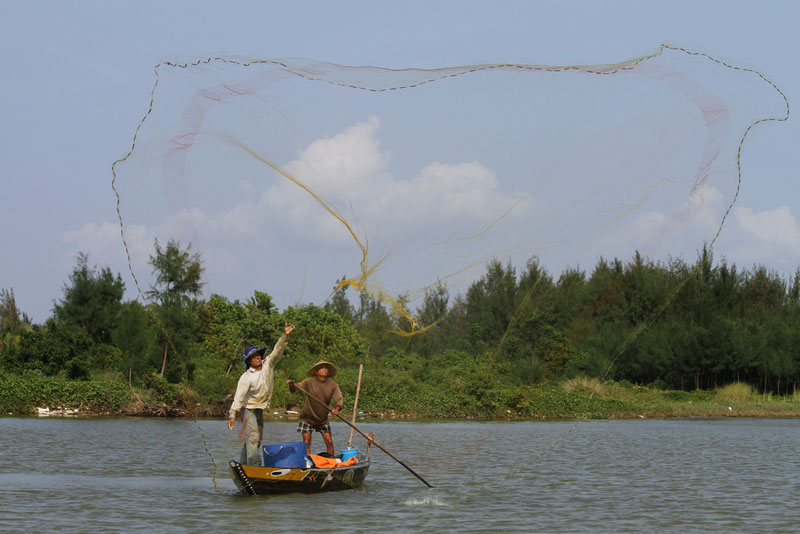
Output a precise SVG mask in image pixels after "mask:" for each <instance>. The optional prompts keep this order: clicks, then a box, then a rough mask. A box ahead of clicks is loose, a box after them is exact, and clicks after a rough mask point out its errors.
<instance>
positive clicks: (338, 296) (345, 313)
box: [325, 276, 355, 323]
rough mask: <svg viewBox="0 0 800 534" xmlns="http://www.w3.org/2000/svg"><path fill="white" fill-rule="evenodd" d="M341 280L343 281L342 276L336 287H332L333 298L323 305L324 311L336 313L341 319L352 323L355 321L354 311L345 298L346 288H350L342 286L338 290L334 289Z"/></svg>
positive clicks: (337, 284)
mask: <svg viewBox="0 0 800 534" xmlns="http://www.w3.org/2000/svg"><path fill="white" fill-rule="evenodd" d="M343 280H345V277H344V276H343V277H342V279H341V280H339V281H338V282H337V283H336V286H334V291H333V296H332V297H331V299H330V300H329V301H328V302H326V303H325V309H326V310H328V311H332V312H333V313H338V314H339V315H340V316H341V317H342V319H344V320H345V321H349V322H351V323H352V322H353V320H354V319H355V309H354V308H353V305H352V304H350V300H349V299H348V298H347V293H346V291H347V288H348V287H350V286H349V285H344V286H342V287H340V288H339V289H336V287H338V286H339V283H340V282H342V281H343Z"/></svg>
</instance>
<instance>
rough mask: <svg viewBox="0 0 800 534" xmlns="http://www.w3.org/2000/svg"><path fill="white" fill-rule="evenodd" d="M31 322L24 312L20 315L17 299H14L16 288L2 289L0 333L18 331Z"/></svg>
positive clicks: (0, 290) (0, 291)
mask: <svg viewBox="0 0 800 534" xmlns="http://www.w3.org/2000/svg"><path fill="white" fill-rule="evenodd" d="M30 322H31V321H30V319H29V318H28V316H27V315H25V314H24V313H23V314H22V315H21V316H20V311H19V308H17V301H16V300H15V299H14V289H13V288H11V289H0V335H2V334H5V333H7V332H9V333H14V332H17V331H19V329H20V328H22V327H23V326H24V325H26V324H30ZM0 348H1V347H0Z"/></svg>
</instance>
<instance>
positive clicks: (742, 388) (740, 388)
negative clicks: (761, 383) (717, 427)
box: [717, 382, 756, 402]
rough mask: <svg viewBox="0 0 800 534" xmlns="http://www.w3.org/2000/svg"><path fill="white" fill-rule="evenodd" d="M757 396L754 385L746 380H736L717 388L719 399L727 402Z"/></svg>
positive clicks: (745, 399)
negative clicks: (745, 381) (746, 382)
mask: <svg viewBox="0 0 800 534" xmlns="http://www.w3.org/2000/svg"><path fill="white" fill-rule="evenodd" d="M755 396H756V392H755V390H754V389H753V386H751V385H750V384H745V383H744V382H734V383H733V384H728V385H727V386H724V387H722V388H720V389H718V390H717V399H718V400H721V401H727V402H743V401H748V400H750V399H752V398H754V397H755Z"/></svg>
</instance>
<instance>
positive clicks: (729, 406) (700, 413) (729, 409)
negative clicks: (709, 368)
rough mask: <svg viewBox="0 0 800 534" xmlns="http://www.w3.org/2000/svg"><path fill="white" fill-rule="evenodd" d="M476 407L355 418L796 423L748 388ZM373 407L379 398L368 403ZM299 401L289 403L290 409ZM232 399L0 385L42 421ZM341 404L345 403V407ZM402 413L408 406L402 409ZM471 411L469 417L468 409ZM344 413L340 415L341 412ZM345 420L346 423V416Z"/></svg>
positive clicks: (207, 411) (558, 395) (5, 399)
mask: <svg viewBox="0 0 800 534" xmlns="http://www.w3.org/2000/svg"><path fill="white" fill-rule="evenodd" d="M487 393H492V395H493V396H492V398H491V399H489V400H487V399H482V402H481V406H482V409H480V410H475V409H474V406H475V403H474V402H473V399H469V401H470V402H465V401H464V400H463V399H459V398H453V397H447V396H444V394H440V395H437V393H436V391H435V390H431V389H421V390H420V391H419V392H417V393H416V396H415V398H414V402H413V407H414V409H405V410H397V409H396V407H395V406H393V405H392V403H391V402H385V403H380V402H376V399H375V398H372V399H369V402H365V397H364V396H362V398H361V400H360V404H359V406H363V407H364V408H363V409H360V410H359V412H360V413H359V417H360V418H370V419H405V420H412V419H413V420H448V419H450V420H464V419H472V420H571V419H636V418H639V419H666V418H690V417H713V418H719V417H766V418H795V417H797V418H800V394H798V393H797V392H795V393H794V394H792V395H787V396H777V395H769V394H768V395H763V394H760V393H758V392H757V391H755V390H754V389H753V388H752V387H751V386H749V385H747V384H742V383H736V384H731V385H728V386H725V387H722V388H719V389H715V390H696V391H690V392H687V391H675V390H661V389H657V388H651V387H645V386H637V385H634V384H630V383H617V382H599V381H598V380H594V379H573V380H570V381H566V382H560V383H552V384H544V385H530V386H518V387H511V386H509V387H507V388H503V389H502V390H500V391H497V390H491V391H489V392H477V395H486V394H487ZM375 397H377V398H378V399H380V398H384V399H387V400H389V398H387V397H386V396H383V395H380V392H378V394H376V395H375ZM297 400H299V399H295V402H296V401H297ZM231 402H232V397H231V396H230V395H227V396H226V397H224V398H222V399H217V400H213V401H209V400H208V399H205V398H203V397H202V396H201V395H200V394H199V393H198V392H196V391H194V390H193V389H191V388H189V387H188V386H182V385H169V387H166V386H164V385H163V384H160V385H156V386H152V387H150V388H145V389H142V388H130V387H129V386H128V384H125V383H120V382H114V381H75V380H66V379H63V378H57V377H44V376H41V375H25V376H8V375H6V376H5V377H2V378H0V414H2V415H37V414H38V415H43V416H44V415H46V416H117V417H119V416H137V417H192V416H193V417H199V418H224V417H226V416H227V411H228V408H229V407H230V404H231ZM347 402H348V399H345V403H346V404H347ZM406 406H408V404H406ZM471 407H472V408H473V409H470V408H471ZM297 410H298V407H297V406H295V405H292V404H290V403H288V402H283V403H281V402H274V403H273V409H272V411H271V413H270V414H269V416H270V417H271V418H276V419H280V418H287V419H291V418H293V417H296V413H297ZM348 411H349V410H347V406H346V407H345V412H348ZM348 417H350V416H348Z"/></svg>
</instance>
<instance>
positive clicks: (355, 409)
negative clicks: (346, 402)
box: [347, 363, 364, 448]
mask: <svg viewBox="0 0 800 534" xmlns="http://www.w3.org/2000/svg"><path fill="white" fill-rule="evenodd" d="M363 370H364V364H363V363H360V364H358V385H357V386H356V400H355V402H353V420H352V421H351V422H352V423H353V424H356V414H357V413H358V394H359V393H360V392H361V372H362V371H363ZM352 446H353V429H352V428H351V429H350V441H348V442H347V447H348V448H349V447H352Z"/></svg>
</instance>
